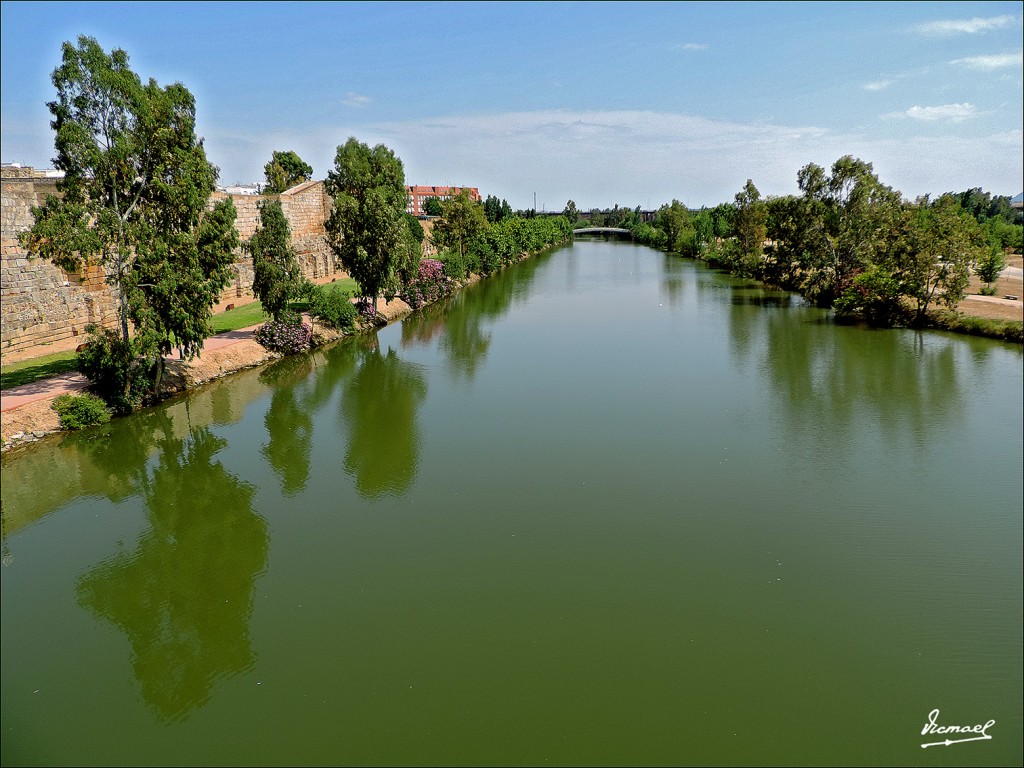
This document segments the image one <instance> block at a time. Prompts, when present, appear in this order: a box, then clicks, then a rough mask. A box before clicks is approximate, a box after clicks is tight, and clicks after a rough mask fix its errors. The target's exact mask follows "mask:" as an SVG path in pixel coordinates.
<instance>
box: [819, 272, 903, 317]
mask: <svg viewBox="0 0 1024 768" xmlns="http://www.w3.org/2000/svg"><path fill="white" fill-rule="evenodd" d="M835 309H836V312H838V313H839V314H841V315H842V314H859V315H861V316H863V317H864V319H865V320H867V322H868V325H870V326H872V327H876V328H891V327H892V326H893V325H896V324H897V323H898V322H900V321H902V320H903V319H904V318H903V315H904V311H903V304H902V291H901V290H900V284H899V282H898V281H897V280H896V279H895V278H894V277H893V276H892V275H890V274H889V273H888V272H887V271H886V270H884V269H882V268H881V267H878V266H871V267H869V268H868V269H867V270H865V271H864V272H862V273H860V274H859V275H857V276H856V277H855V278H854V279H853V282H852V284H851V285H850V286H849V287H848V288H847V289H846V290H845V291H843V293H842V295H841V296H840V297H839V298H838V299H837V300H836V302H835Z"/></svg>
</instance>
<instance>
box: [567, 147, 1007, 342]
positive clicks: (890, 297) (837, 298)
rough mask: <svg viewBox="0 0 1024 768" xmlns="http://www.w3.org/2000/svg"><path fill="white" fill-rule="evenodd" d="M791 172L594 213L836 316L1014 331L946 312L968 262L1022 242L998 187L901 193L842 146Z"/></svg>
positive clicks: (985, 261)
mask: <svg viewBox="0 0 1024 768" xmlns="http://www.w3.org/2000/svg"><path fill="white" fill-rule="evenodd" d="M797 183H798V186H799V189H800V191H801V194H800V195H787V196H782V197H770V198H767V199H766V198H763V197H762V196H761V195H760V193H759V192H758V190H757V187H756V186H755V185H754V183H753V182H752V181H750V180H748V181H747V183H746V184H745V185H744V187H743V189H742V190H740V191H739V192H738V193H737V194H736V196H735V198H734V200H733V202H732V204H730V205H720V206H717V207H716V208H714V209H702V210H700V211H698V212H692V211H689V210H687V209H686V208H685V206H683V205H682V204H681V203H680V202H679V201H677V200H673V201H672V203H670V204H667V205H663V206H662V207H661V208H660V209H659V210H658V212H657V215H656V217H655V220H654V222H653V223H647V222H644V221H642V220H641V217H640V212H639V210H636V211H629V210H628V209H622V210H621V213H620V211H619V209H618V208H616V210H615V211H613V212H612V215H611V216H607V215H606V216H604V217H603V221H601V222H600V224H599V225H603V226H619V227H625V228H627V229H630V230H631V231H632V232H633V234H634V237H635V239H636V240H638V241H639V242H641V243H645V244H647V245H651V246H654V247H657V248H664V249H666V250H669V251H674V252H677V253H680V254H683V255H686V256H691V257H694V258H698V259H702V260H704V261H706V262H708V263H709V264H711V265H713V266H716V267H719V268H721V269H725V270H727V271H729V272H732V273H734V274H737V275H740V276H744V277H750V278H754V279H757V280H760V281H762V282H765V283H767V284H770V285H774V286H778V287H780V288H784V289H787V290H793V291H797V292H799V293H801V294H802V295H804V296H805V297H807V298H808V299H809V300H810V301H812V302H814V303H815V304H817V305H818V306H821V307H826V308H829V309H832V310H833V311H834V312H835V313H836V315H837V317H839V318H843V317H847V318H854V319H860V320H863V321H864V322H866V323H868V324H869V325H871V326H875V327H893V326H908V327H917V328H920V327H937V328H944V329H948V330H955V331H958V332H964V333H973V334H978V335H985V336H992V337H995V338H1001V339H1007V340H1012V341H1018V342H1019V341H1022V340H1024V328H1022V323H1021V322H1019V321H995V320H985V321H980V320H977V319H976V318H964V317H962V316H960V315H958V314H957V313H956V312H955V307H956V305H957V304H958V303H959V302H960V301H962V300H963V298H964V296H965V293H966V289H967V284H968V279H969V276H970V274H971V271H972V270H974V271H975V272H977V273H978V275H979V276H980V277H981V279H982V280H983V281H984V282H985V283H986V284H987V285H989V286H991V284H992V283H993V282H994V280H995V279H996V277H997V276H998V274H999V271H1000V270H1001V269H1002V267H1003V264H1004V257H1003V254H1004V252H1014V251H1016V252H1018V253H1019V252H1020V250H1021V240H1022V237H1021V235H1022V231H1024V227H1022V222H1021V212H1020V211H1017V210H1014V209H1012V208H1011V207H1010V205H1009V200H1008V198H1005V197H992V196H991V195H989V194H988V193H986V192H982V191H981V190H979V189H973V190H968V191H967V192H962V193H952V192H951V193H946V194H944V195H941V196H939V197H937V198H935V199H930V198H929V197H922V198H919V199H917V200H914V201H906V200H903V199H902V198H901V196H900V194H899V192H897V191H895V190H893V189H892V188H891V187H889V186H887V185H885V184H884V183H883V182H882V181H881V180H880V179H879V178H878V177H877V175H875V173H874V171H873V169H872V166H871V164H870V163H866V162H864V161H862V160H859V159H856V158H853V157H850V156H846V157H843V158H840V159H839V160H837V161H836V162H835V163H834V164H833V166H832V168H831V169H830V171H828V172H827V171H826V170H825V169H824V168H822V167H820V166H818V165H815V164H814V163H810V164H808V165H806V166H805V167H804V168H802V169H800V171H799V172H798V174H797ZM593 219H594V217H591V220H590V221H589V222H588V223H589V224H591V225H594V223H595V222H594V220H593ZM581 225H584V224H583V222H582V221H581ZM983 291H984V289H983Z"/></svg>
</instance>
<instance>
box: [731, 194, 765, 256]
mask: <svg viewBox="0 0 1024 768" xmlns="http://www.w3.org/2000/svg"><path fill="white" fill-rule="evenodd" d="M733 227H734V229H735V232H736V240H737V242H738V244H739V248H740V254H741V255H742V257H743V259H744V260H745V261H746V262H747V263H748V265H749V266H750V267H751V271H752V272H753V271H757V268H758V267H759V266H760V263H761V259H762V257H763V256H764V241H765V237H767V234H768V207H767V205H765V202H764V201H763V200H762V199H761V193H760V192H758V191H757V187H755V186H754V182H753V181H751V180H750V179H747V183H746V184H744V185H743V189H742V190H741V191H740V192H738V193H737V194H736V217H735V219H734V221H733Z"/></svg>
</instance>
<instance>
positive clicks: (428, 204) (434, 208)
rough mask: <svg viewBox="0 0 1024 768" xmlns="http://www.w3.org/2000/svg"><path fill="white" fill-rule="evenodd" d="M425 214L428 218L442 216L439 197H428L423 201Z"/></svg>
mask: <svg viewBox="0 0 1024 768" xmlns="http://www.w3.org/2000/svg"><path fill="white" fill-rule="evenodd" d="M423 212H424V213H425V214H427V216H440V215H441V200H440V199H439V198H437V197H433V196H431V197H428V198H427V199H426V200H424V201H423Z"/></svg>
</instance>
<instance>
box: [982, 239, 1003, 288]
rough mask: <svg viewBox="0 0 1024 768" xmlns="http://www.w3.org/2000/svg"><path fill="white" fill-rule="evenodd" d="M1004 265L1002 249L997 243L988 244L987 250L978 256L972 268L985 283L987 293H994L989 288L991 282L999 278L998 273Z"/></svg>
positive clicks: (991, 285) (991, 284)
mask: <svg viewBox="0 0 1024 768" xmlns="http://www.w3.org/2000/svg"><path fill="white" fill-rule="evenodd" d="M1005 266H1006V258H1005V257H1004V256H1003V251H1002V249H1001V248H1000V247H999V246H997V245H990V246H989V249H988V251H986V252H985V253H983V254H982V255H981V256H980V257H978V261H977V262H976V263H975V267H974V269H975V272H977V273H978V277H980V278H981V280H982V282H984V283H985V285H986V288H988V289H989V291H988V293H989V295H991V294H992V293H994V291H993V290H991V289H992V287H993V283H995V281H996V280H998V279H999V273H1000V272H1002V271H1003V268H1004V267H1005Z"/></svg>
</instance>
